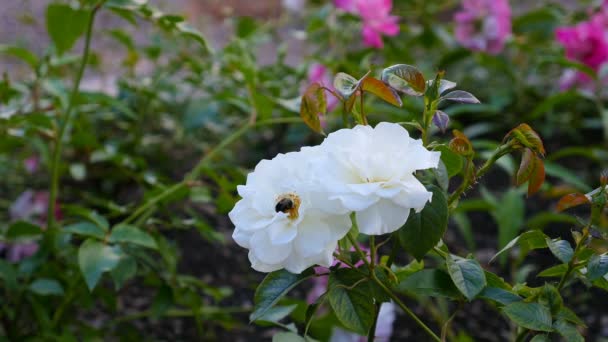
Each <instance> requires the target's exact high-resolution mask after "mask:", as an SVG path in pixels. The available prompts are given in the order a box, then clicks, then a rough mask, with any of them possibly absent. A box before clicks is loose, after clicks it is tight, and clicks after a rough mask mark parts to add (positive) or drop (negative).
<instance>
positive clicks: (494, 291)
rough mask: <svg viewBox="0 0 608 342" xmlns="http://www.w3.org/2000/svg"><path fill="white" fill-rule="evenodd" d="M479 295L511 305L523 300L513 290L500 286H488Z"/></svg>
mask: <svg viewBox="0 0 608 342" xmlns="http://www.w3.org/2000/svg"><path fill="white" fill-rule="evenodd" d="M479 297H481V298H486V299H490V300H493V301H495V302H497V303H500V304H502V305H509V304H511V303H515V302H519V301H521V300H522V298H521V297H520V296H518V295H516V294H514V293H513V292H511V291H508V290H505V289H501V288H498V287H486V288H485V289H483V291H481V293H480V294H479Z"/></svg>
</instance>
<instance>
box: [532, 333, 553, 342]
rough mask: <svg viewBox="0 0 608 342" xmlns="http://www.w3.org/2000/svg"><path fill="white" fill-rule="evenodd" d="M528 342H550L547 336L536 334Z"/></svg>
mask: <svg viewBox="0 0 608 342" xmlns="http://www.w3.org/2000/svg"><path fill="white" fill-rule="evenodd" d="M530 342H551V339H550V338H549V335H548V334H538V335H534V337H533V338H532V339H531V340H530Z"/></svg>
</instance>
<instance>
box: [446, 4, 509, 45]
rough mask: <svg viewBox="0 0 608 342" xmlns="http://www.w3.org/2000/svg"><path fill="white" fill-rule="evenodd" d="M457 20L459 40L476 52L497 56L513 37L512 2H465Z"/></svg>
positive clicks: (457, 37)
mask: <svg viewBox="0 0 608 342" xmlns="http://www.w3.org/2000/svg"><path fill="white" fill-rule="evenodd" d="M454 20H455V21H456V28H455V36H456V40H457V41H458V42H459V43H460V44H462V45H463V46H465V47H467V48H469V49H471V50H474V51H485V52H487V53H490V54H493V55H496V54H498V53H500V52H501V51H502V49H503V48H504V45H505V41H506V40H507V38H508V37H509V36H510V35H511V7H509V1H508V0H463V1H462V10H461V11H459V12H457V13H456V14H455V15H454Z"/></svg>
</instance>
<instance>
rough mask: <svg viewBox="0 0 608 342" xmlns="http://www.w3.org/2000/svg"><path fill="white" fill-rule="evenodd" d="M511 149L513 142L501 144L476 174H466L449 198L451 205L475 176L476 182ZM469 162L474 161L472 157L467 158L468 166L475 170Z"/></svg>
mask: <svg viewBox="0 0 608 342" xmlns="http://www.w3.org/2000/svg"><path fill="white" fill-rule="evenodd" d="M511 151H513V144H512V143H511V142H509V143H507V144H504V145H500V146H499V147H498V148H497V149H496V150H494V153H492V155H491V156H490V158H489V159H488V160H486V162H485V163H484V164H483V165H482V166H481V167H480V168H479V169H478V170H477V172H476V173H475V174H474V175H468V174H467V175H465V177H464V179H463V180H462V183H461V184H460V186H459V187H458V188H457V189H456V190H455V191H454V192H453V193H452V194H451V195H450V197H449V199H448V205H449V206H451V205H452V204H453V203H454V202H455V201H457V200H458V199H459V198H460V196H461V195H462V194H463V193H464V192H465V191H466V190H467V189H468V188H469V186H471V185H472V184H471V180H473V178H474V181H475V182H477V181H479V180H480V179H481V177H483V175H485V174H486V173H487V172H488V171H489V170H490V168H491V167H492V166H493V165H494V164H495V163H496V161H497V160H498V159H500V158H501V157H502V156H504V155H505V154H507V153H509V152H511ZM469 163H473V159H472V158H471V159H467V164H466V168H467V170H468V169H471V170H473V169H472V168H469V165H470V164H469ZM472 176H474V177H472Z"/></svg>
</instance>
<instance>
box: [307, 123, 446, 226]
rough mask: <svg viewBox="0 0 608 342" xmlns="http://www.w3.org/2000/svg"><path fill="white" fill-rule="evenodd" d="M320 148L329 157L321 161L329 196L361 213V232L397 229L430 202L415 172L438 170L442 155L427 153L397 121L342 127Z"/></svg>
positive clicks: (319, 161) (318, 171) (357, 213)
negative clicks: (410, 213)
mask: <svg viewBox="0 0 608 342" xmlns="http://www.w3.org/2000/svg"><path fill="white" fill-rule="evenodd" d="M321 148H322V149H323V150H324V153H323V154H324V156H325V157H324V158H323V160H317V162H316V172H317V173H320V174H319V176H318V177H319V179H321V180H322V182H323V185H324V187H325V188H326V191H327V192H328V193H329V199H330V200H335V201H339V202H340V204H341V205H342V206H343V207H345V208H346V209H348V210H351V211H355V212H356V217H357V223H358V225H359V231H360V232H361V233H364V234H368V235H380V234H386V233H390V232H393V231H395V230H397V229H399V227H401V226H402V225H403V224H405V222H406V220H407V217H408V215H409V212H410V209H414V210H415V211H416V212H419V211H420V210H422V208H424V206H425V205H426V203H427V202H428V201H430V200H431V196H432V193H431V192H429V191H427V190H426V188H425V187H424V185H422V183H420V181H418V179H417V178H416V177H415V176H414V172H415V171H416V170H423V169H429V168H436V167H437V165H438V163H439V157H440V155H441V154H440V152H431V151H428V150H427V149H426V148H424V147H423V146H422V141H421V140H414V139H412V138H410V136H409V134H408V132H407V130H405V129H404V128H403V127H401V126H400V125H398V124H392V123H386V122H383V123H380V124H378V125H377V126H376V127H375V128H372V127H370V126H356V127H355V128H353V129H341V130H339V131H336V132H334V133H331V134H330V135H329V136H328V137H327V138H326V139H325V141H324V142H323V143H322V144H321ZM321 173H322V174H321Z"/></svg>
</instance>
